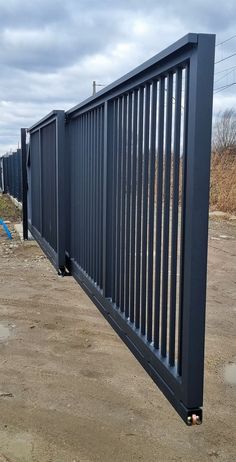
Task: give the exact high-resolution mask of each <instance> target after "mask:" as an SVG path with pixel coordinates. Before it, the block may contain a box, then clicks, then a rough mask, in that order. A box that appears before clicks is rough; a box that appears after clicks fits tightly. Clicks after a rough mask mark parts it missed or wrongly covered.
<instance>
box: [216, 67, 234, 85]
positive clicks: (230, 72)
mask: <svg viewBox="0 0 236 462" xmlns="http://www.w3.org/2000/svg"><path fill="white" fill-rule="evenodd" d="M232 72H233V69H232V70H231V71H229V72H227V74H225V75H222V76H221V77H220V78H219V79H217V80H215V83H217V82H219V81H220V80H223V79H225V78H226V77H228V75H230V74H232Z"/></svg>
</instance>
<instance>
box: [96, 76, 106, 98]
mask: <svg viewBox="0 0 236 462" xmlns="http://www.w3.org/2000/svg"><path fill="white" fill-rule="evenodd" d="M97 87H105V85H104V84H103V83H97V82H96V80H93V96H95V95H96V88H97Z"/></svg>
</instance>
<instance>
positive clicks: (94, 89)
mask: <svg viewBox="0 0 236 462" xmlns="http://www.w3.org/2000/svg"><path fill="white" fill-rule="evenodd" d="M95 95H96V80H93V96H95Z"/></svg>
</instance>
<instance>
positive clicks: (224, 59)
mask: <svg viewBox="0 0 236 462" xmlns="http://www.w3.org/2000/svg"><path fill="white" fill-rule="evenodd" d="M235 55H236V53H233V54H232V55H229V56H226V57H225V58H222V59H220V60H219V61H216V62H215V64H219V63H221V62H222V61H226V59H229V58H232V57H233V56H235Z"/></svg>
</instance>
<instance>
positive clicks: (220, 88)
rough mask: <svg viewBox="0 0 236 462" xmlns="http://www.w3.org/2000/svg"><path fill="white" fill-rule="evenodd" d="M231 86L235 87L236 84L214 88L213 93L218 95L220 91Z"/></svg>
mask: <svg viewBox="0 0 236 462" xmlns="http://www.w3.org/2000/svg"><path fill="white" fill-rule="evenodd" d="M233 85H236V82H233V83H229V85H224V86H222V87H218V88H215V90H214V93H219V92H220V91H224V90H226V88H229V87H232V86H233Z"/></svg>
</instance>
